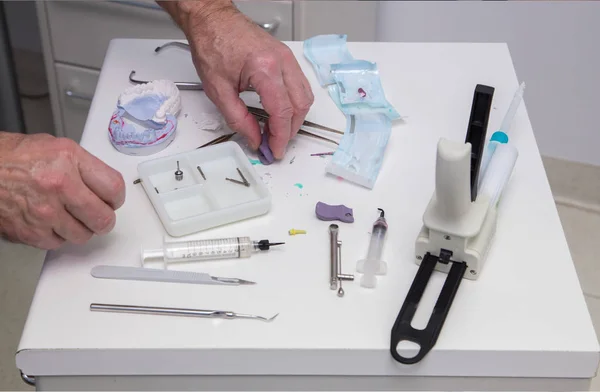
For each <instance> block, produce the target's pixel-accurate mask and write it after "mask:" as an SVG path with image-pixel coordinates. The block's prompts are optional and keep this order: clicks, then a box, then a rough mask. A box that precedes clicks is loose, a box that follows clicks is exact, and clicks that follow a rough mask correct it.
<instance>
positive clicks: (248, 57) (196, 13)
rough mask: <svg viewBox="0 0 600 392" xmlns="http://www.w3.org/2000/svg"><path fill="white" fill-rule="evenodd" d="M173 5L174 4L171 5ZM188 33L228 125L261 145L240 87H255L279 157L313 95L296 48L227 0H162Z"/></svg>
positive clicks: (207, 89)
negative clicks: (282, 40)
mask: <svg viewBox="0 0 600 392" xmlns="http://www.w3.org/2000/svg"><path fill="white" fill-rule="evenodd" d="M169 3H175V4H172V5H170V6H169ZM163 6H164V7H165V8H166V9H167V10H169V11H170V12H171V14H172V15H174V18H175V20H177V21H178V23H179V25H180V26H181V27H182V29H183V31H184V32H185V34H186V36H187V38H188V42H189V43H190V46H191V49H192V58H193V61H194V65H195V66H196V70H197V71H198V75H199V76H200V79H201V80H202V83H203V85H204V90H205V92H206V94H207V96H208V97H209V98H210V99H211V100H212V101H213V102H214V103H215V105H216V106H217V107H218V108H219V109H220V111H221V112H222V113H223V116H224V117H225V119H226V121H227V124H228V125H229V127H230V128H231V129H232V130H234V131H236V132H239V133H241V134H243V135H245V136H246V137H247V138H248V141H249V144H250V146H251V147H252V148H254V149H257V148H258V146H259V145H260V142H261V138H260V128H259V125H258V122H257V121H256V119H255V118H254V117H253V116H252V115H251V114H250V113H248V110H247V109H246V105H245V103H244V101H242V100H241V99H240V97H239V93H240V92H241V91H245V90H247V89H248V87H249V86H252V87H253V88H254V89H255V90H256V92H257V93H258V95H259V96H260V98H261V102H262V105H263V107H264V109H265V110H266V111H267V113H269V115H270V118H269V129H270V138H269V146H270V147H271V150H272V152H273V155H274V156H275V158H278V159H281V158H283V155H284V153H285V148H286V146H287V144H288V142H289V140H290V138H292V137H293V136H295V135H296V133H297V132H298V129H299V128H300V126H301V125H302V122H303V121H304V119H305V117H306V114H307V113H308V111H309V109H310V107H311V105H312V103H313V100H314V96H313V93H312V90H311V87H310V84H309V82H308V80H307V79H306V77H305V75H304V73H303V72H302V69H301V68H300V65H299V64H298V62H297V61H296V58H295V56H294V55H293V53H292V51H291V50H290V49H289V48H288V47H287V46H286V45H284V44H283V43H281V42H280V41H278V40H276V39H275V38H273V37H272V36H271V35H270V34H268V33H267V32H265V31H264V30H263V29H261V28H260V27H259V26H257V25H256V24H255V23H254V22H252V21H251V20H250V19H248V18H247V17H246V16H245V15H244V14H242V13H241V12H239V11H238V10H237V8H235V6H234V5H233V3H232V2H231V1H229V0H205V1H203V0H199V1H194V2H181V1H180V2H164V3H163Z"/></svg>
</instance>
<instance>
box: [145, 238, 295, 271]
mask: <svg viewBox="0 0 600 392" xmlns="http://www.w3.org/2000/svg"><path fill="white" fill-rule="evenodd" d="M282 244H284V242H274V243H273V242H269V240H260V241H253V240H251V239H250V237H231V238H217V239H209V240H191V241H167V240H166V239H164V240H163V247H162V248H161V249H146V250H144V249H142V264H145V263H148V262H163V263H164V266H165V268H167V264H169V263H176V262H189V261H207V260H217V259H240V258H248V257H250V256H252V254H253V253H256V252H260V251H266V250H269V249H270V248H271V246H276V245H282Z"/></svg>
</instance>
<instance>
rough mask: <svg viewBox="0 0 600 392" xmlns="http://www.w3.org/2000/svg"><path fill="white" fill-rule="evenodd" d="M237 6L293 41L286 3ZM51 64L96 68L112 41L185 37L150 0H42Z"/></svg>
mask: <svg viewBox="0 0 600 392" xmlns="http://www.w3.org/2000/svg"><path fill="white" fill-rule="evenodd" d="M236 5H237V7H238V8H239V9H240V11H242V12H243V13H245V14H246V15H248V16H249V17H250V18H252V19H253V20H254V21H255V22H256V23H258V24H260V25H261V26H263V28H265V29H267V30H268V31H270V32H271V34H273V35H274V36H275V37H277V38H278V39H280V40H291V39H292V31H293V29H292V21H293V15H292V2H291V1H264V0H263V1H237V2H236ZM45 7H46V15H47V18H48V25H49V27H50V36H51V42H52V51H53V55H54V60H55V61H59V62H63V63H69V64H75V65H81V66H85V67H90V68H96V69H99V68H101V66H102V62H103V61H104V55H105V54H106V50H107V49H108V44H109V43H110V41H111V40H112V39H114V38H156V39H185V35H184V34H183V32H182V31H181V30H180V29H179V27H178V26H177V25H176V24H175V23H174V22H173V21H172V19H171V17H170V16H169V14H168V13H166V12H165V11H163V10H162V8H160V7H159V6H158V5H157V4H156V3H155V2H154V1H151V0H135V1H134V0H128V1H125V0H123V1H48V2H45Z"/></svg>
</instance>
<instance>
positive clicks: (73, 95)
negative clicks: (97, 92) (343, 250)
mask: <svg viewBox="0 0 600 392" xmlns="http://www.w3.org/2000/svg"><path fill="white" fill-rule="evenodd" d="M65 95H66V96H67V97H69V98H74V99H81V100H82V101H88V102H92V97H90V96H87V95H82V94H77V93H76V92H74V91H71V90H65Z"/></svg>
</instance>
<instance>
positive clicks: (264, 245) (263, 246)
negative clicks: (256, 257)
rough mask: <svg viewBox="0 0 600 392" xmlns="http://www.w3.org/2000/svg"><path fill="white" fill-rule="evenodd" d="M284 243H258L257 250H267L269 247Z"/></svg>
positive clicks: (266, 241) (267, 241) (265, 241)
mask: <svg viewBox="0 0 600 392" xmlns="http://www.w3.org/2000/svg"><path fill="white" fill-rule="evenodd" d="M283 244H285V242H269V240H260V241H258V249H260V250H269V248H270V247H271V246H277V245H283Z"/></svg>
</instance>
